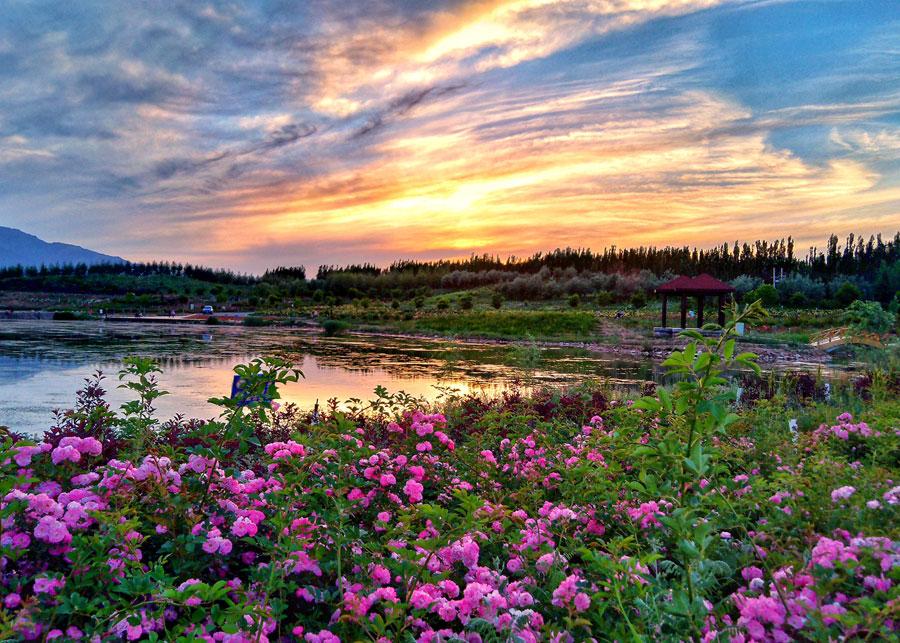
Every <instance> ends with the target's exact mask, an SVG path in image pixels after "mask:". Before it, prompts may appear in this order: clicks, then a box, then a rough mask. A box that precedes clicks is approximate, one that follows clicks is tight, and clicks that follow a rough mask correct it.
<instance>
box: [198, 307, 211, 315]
mask: <svg viewBox="0 0 900 643" xmlns="http://www.w3.org/2000/svg"><path fill="white" fill-rule="evenodd" d="M201 312H202V313H203V314H204V315H212V314H213V307H212V306H204V307H203V310H202V311H201Z"/></svg>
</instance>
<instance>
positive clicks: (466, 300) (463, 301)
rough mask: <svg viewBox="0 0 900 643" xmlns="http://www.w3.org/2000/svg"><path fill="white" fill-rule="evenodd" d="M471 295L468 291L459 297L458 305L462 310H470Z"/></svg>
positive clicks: (471, 303) (471, 304)
mask: <svg viewBox="0 0 900 643" xmlns="http://www.w3.org/2000/svg"><path fill="white" fill-rule="evenodd" d="M473 305H474V304H473V302H472V295H469V294H468V293H467V294H465V295H463V296H462V297H460V298H459V307H460V308H462V309H463V310H472V306H473Z"/></svg>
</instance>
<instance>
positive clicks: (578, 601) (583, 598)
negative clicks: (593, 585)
mask: <svg viewBox="0 0 900 643" xmlns="http://www.w3.org/2000/svg"><path fill="white" fill-rule="evenodd" d="M574 603H575V609H576V610H578V611H579V612H583V611H585V610H586V609H587V608H589V607H590V606H591V597H590V596H588V595H587V594H585V593H584V592H578V593H577V594H575V600H574Z"/></svg>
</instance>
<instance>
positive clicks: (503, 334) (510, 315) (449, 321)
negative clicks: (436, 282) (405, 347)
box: [412, 310, 596, 339]
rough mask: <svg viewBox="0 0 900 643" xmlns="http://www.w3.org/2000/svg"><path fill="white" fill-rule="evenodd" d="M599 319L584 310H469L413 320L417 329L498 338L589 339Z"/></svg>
mask: <svg viewBox="0 0 900 643" xmlns="http://www.w3.org/2000/svg"><path fill="white" fill-rule="evenodd" d="M595 323H596V320H595V318H594V315H593V314H592V313H590V312H585V311H574V310H573V311H556V310H535V311H526V310H516V311H502V310H501V311H468V312H462V311H460V312H457V311H454V312H453V313H452V314H448V315H440V316H429V317H422V318H419V319H415V320H413V321H412V324H413V327H414V329H415V330H418V331H431V332H437V333H445V334H465V335H469V336H477V337H489V338H497V339H519V338H522V337H529V336H531V337H533V338H535V339H589V338H591V337H592V336H593V330H594V326H595Z"/></svg>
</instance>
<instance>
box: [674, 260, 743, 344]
mask: <svg viewBox="0 0 900 643" xmlns="http://www.w3.org/2000/svg"><path fill="white" fill-rule="evenodd" d="M656 292H657V293H658V294H660V295H662V327H661V328H658V329H656V331H657V332H659V333H671V332H673V331H678V330H682V329H684V328H687V300H688V297H696V298H697V328H703V308H704V303H705V300H706V298H707V297H710V298H712V297H714V296H718V298H719V302H718V304H719V317H718V323H719V326H724V325H725V295H727V294H729V293H732V292H734V287H733V286H732V285H731V284H727V283H725V282H724V281H719V280H718V279H716V278H715V277H712V276H710V275H707V274H705V273H704V274H702V275H699V276H697V277H675V279H673V280H672V281H668V282H666V283H664V284H662V285H661V286H659V287H658V288H657V289H656ZM670 296H672V297H681V326H680V327H679V328H674V329H671V330H670V329H669V325H668V319H667V313H668V303H669V297H670Z"/></svg>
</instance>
